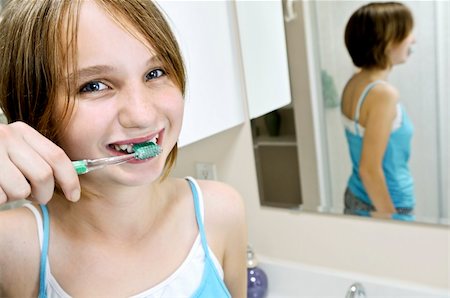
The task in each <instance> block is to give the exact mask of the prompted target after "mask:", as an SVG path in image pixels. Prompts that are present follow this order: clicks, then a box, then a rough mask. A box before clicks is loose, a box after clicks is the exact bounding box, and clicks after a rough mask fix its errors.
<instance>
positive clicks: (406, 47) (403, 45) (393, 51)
mask: <svg viewBox="0 0 450 298" xmlns="http://www.w3.org/2000/svg"><path fill="white" fill-rule="evenodd" d="M415 42H416V38H415V36H414V33H413V32H411V33H410V34H409V35H408V36H407V37H406V38H405V39H404V40H403V41H402V42H400V43H396V44H394V45H393V46H392V47H391V48H390V50H389V51H388V54H389V56H390V58H391V62H392V65H396V64H402V63H405V62H406V60H407V59H408V57H409V55H410V54H411V52H412V51H411V47H412V45H413V44H414V43H415Z"/></svg>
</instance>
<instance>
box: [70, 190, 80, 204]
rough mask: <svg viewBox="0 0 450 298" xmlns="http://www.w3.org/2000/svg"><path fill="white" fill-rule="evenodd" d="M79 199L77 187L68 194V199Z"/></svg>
mask: <svg viewBox="0 0 450 298" xmlns="http://www.w3.org/2000/svg"><path fill="white" fill-rule="evenodd" d="M79 199H80V190H79V189H78V188H77V189H75V190H74V191H72V193H71V194H70V200H71V201H72V202H76V201H78V200H79Z"/></svg>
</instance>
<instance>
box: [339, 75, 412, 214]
mask: <svg viewBox="0 0 450 298" xmlns="http://www.w3.org/2000/svg"><path fill="white" fill-rule="evenodd" d="M378 83H383V81H375V82H372V83H370V84H369V85H368V86H367V87H366V89H365V90H364V91H363V93H362V94H361V97H360V98H359V100H358V104H357V107H356V111H355V116H354V119H353V121H354V126H355V130H354V131H351V130H350V129H348V128H346V129H345V136H346V138H347V142H348V146H349V151H350V158H351V161H352V174H351V176H350V179H349V181H348V188H349V189H350V191H351V192H352V193H353V194H354V195H355V196H356V197H357V198H358V199H360V200H362V201H364V202H366V203H368V204H370V205H373V204H372V201H371V200H370V198H369V196H368V194H367V192H366V190H365V188H364V185H363V183H362V181H361V177H360V176H359V161H360V159H361V152H362V145H363V135H361V133H360V129H359V127H360V126H359V122H358V121H359V112H360V109H361V106H362V104H363V102H364V100H365V98H366V96H367V94H368V93H369V91H370V90H371V89H372V88H373V87H374V86H375V85H376V84H378ZM399 105H400V104H399ZM400 109H401V124H400V126H399V127H397V128H395V129H393V131H392V132H391V135H390V136H389V141H388V143H387V146H386V151H385V153H384V156H383V172H384V176H385V179H386V184H387V187H388V190H389V194H390V196H391V199H392V202H393V204H394V206H395V207H396V208H402V207H403V208H414V205H415V197H414V185H413V178H412V175H411V172H410V169H409V166H408V161H409V157H410V152H411V139H412V135H413V125H412V122H411V120H410V119H409V117H408V115H407V114H406V112H405V110H404V108H403V106H401V105H400Z"/></svg>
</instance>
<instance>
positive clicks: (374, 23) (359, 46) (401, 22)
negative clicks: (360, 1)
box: [345, 2, 414, 69]
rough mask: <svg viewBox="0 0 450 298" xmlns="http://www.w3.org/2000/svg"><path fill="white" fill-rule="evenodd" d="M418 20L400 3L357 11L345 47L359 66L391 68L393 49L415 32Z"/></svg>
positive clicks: (388, 3) (377, 4)
mask: <svg viewBox="0 0 450 298" xmlns="http://www.w3.org/2000/svg"><path fill="white" fill-rule="evenodd" d="M413 27H414V19H413V16H412V13H411V11H410V10H409V8H408V7H406V6H405V5H403V4H402V3H399V2H379V3H378V2H374V3H369V4H367V5H364V6H362V7H360V8H359V9H357V10H356V11H355V12H354V13H353V14H352V16H351V17H350V19H349V21H348V22H347V26H346V28H345V45H346V47H347V50H348V52H349V54H350V56H351V58H352V61H353V63H354V64H355V66H357V67H360V68H382V69H384V68H387V67H389V66H390V64H391V62H390V61H389V57H388V56H387V49H389V47H390V46H392V45H395V44H397V43H400V42H402V41H403V40H404V39H405V38H406V37H408V35H409V34H410V33H411V31H412V29H413Z"/></svg>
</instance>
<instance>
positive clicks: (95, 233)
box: [49, 182, 170, 243]
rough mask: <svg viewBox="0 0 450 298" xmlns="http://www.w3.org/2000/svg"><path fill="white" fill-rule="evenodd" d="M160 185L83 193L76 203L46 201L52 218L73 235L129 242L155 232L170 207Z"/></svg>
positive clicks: (58, 199) (165, 192)
mask: <svg viewBox="0 0 450 298" xmlns="http://www.w3.org/2000/svg"><path fill="white" fill-rule="evenodd" d="M156 184H158V186H157V187H155V185H156ZM163 185H164V182H155V183H154V184H152V185H149V186H145V187H130V188H126V189H124V188H123V187H121V188H120V191H119V190H113V189H108V190H105V191H103V192H102V193H101V194H95V195H94V194H84V195H83V196H82V198H81V199H80V200H79V201H78V202H76V203H72V202H69V201H67V200H66V199H64V198H60V197H57V198H54V199H53V200H51V201H50V202H49V209H50V213H51V218H52V221H54V222H55V223H56V224H57V225H58V227H61V228H63V229H64V230H65V231H67V232H69V233H71V234H74V235H79V236H81V237H89V238H91V239H103V240H106V241H108V240H112V241H117V242H126V243H132V242H133V241H136V240H137V239H141V238H142V237H144V236H145V235H146V234H148V233H150V232H151V231H152V230H153V229H155V227H156V226H157V225H158V222H159V219H160V218H161V214H163V213H164V211H165V210H167V208H169V201H170V200H169V199H168V198H169V197H170V194H169V193H168V192H167V191H165V189H167V188H165V187H163Z"/></svg>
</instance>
